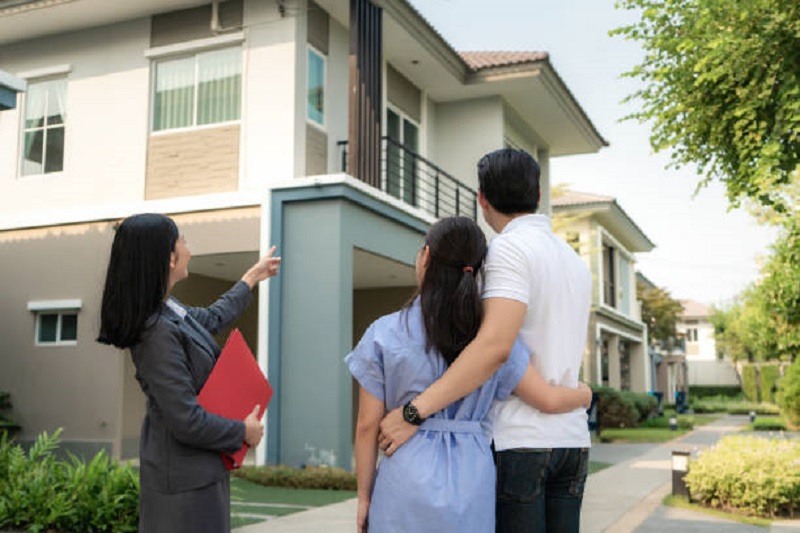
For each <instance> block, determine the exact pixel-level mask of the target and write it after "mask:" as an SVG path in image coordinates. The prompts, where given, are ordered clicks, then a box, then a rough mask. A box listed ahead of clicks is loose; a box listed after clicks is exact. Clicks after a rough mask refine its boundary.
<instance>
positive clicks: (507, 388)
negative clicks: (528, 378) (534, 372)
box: [495, 339, 530, 400]
mask: <svg viewBox="0 0 800 533" xmlns="http://www.w3.org/2000/svg"><path fill="white" fill-rule="evenodd" d="M529 363H530V352H528V349H527V348H525V345H524V344H522V342H520V340H519V339H517V340H516V341H515V342H514V346H513V347H512V348H511V354H510V355H509V356H508V359H507V360H506V362H505V363H503V366H501V367H500V370H498V372H499V376H498V378H499V379H498V380H497V382H498V385H497V392H496V393H495V397H496V398H497V399H498V400H505V399H506V398H508V397H509V396H510V395H511V393H512V392H513V391H514V389H516V388H517V385H519V382H520V380H521V379H522V376H524V375H525V371H526V370H528V364H529Z"/></svg>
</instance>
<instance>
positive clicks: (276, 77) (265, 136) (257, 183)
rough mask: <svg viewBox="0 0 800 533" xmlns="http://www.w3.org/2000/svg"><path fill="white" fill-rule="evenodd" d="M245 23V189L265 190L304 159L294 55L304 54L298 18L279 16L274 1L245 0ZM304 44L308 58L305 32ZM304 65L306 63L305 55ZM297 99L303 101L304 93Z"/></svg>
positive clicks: (243, 183)
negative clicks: (299, 126) (298, 137)
mask: <svg viewBox="0 0 800 533" xmlns="http://www.w3.org/2000/svg"><path fill="white" fill-rule="evenodd" d="M244 21H245V26H246V30H245V47H246V51H245V53H246V55H245V68H244V72H243V74H244V77H245V83H244V94H243V95H242V96H243V106H242V144H241V146H242V153H241V157H242V160H243V161H244V164H243V165H242V168H243V169H244V175H243V176H241V178H240V179H241V188H242V189H243V190H264V189H265V188H266V187H267V186H268V185H269V184H270V183H274V182H276V181H283V180H286V179H289V178H292V177H294V176H295V175H296V170H295V160H296V159H298V160H302V159H299V156H297V152H296V150H301V149H303V150H304V148H305V143H304V142H303V143H302V144H301V146H298V143H297V142H296V141H297V139H296V137H297V136H298V135H304V132H305V120H303V121H301V122H297V120H296V116H295V115H296V114H297V108H298V104H297V102H298V99H299V97H298V91H299V88H296V85H295V81H296V79H295V78H296V72H295V71H296V68H297V67H296V59H297V54H299V53H300V52H301V50H299V48H298V46H297V45H296V43H295V39H297V37H298V36H297V31H298V21H297V17H286V18H281V17H280V15H279V14H278V12H277V10H276V9H275V4H274V3H271V2H256V1H253V0H248V1H246V2H245V4H244ZM300 43H301V44H300V45H299V46H300V47H302V53H303V58H305V31H304V32H303V39H302V41H300ZM300 65H302V66H305V59H304V60H303V62H302V63H300ZM302 78H303V80H305V71H303V75H302ZM303 90H305V83H303ZM299 100H300V101H302V102H305V98H304V97H303V98H301V99H299ZM302 111H303V113H305V107H303V110H302ZM296 125H302V128H296V127H295V126H296ZM303 153H304V152H303Z"/></svg>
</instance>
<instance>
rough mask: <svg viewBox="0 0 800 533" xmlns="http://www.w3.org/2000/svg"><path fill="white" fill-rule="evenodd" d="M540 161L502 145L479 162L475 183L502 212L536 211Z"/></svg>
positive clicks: (509, 213) (505, 213)
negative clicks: (501, 147)
mask: <svg viewBox="0 0 800 533" xmlns="http://www.w3.org/2000/svg"><path fill="white" fill-rule="evenodd" d="M540 174H541V169H540V168H539V163H537V162H536V160H535V159H534V158H533V156H531V154H529V153H528V152H526V151H524V150H515V149H513V148H503V149H500V150H495V151H494V152H489V153H488V154H486V155H485V156H483V157H482V158H481V160H480V161H478V186H479V187H480V191H481V192H482V193H483V196H484V197H485V198H486V200H487V201H488V202H489V204H490V205H491V206H492V207H493V208H494V209H496V210H497V211H499V212H500V213H503V214H504V215H515V214H517V213H535V212H536V209H537V208H538V207H539V193H540V191H539V176H540Z"/></svg>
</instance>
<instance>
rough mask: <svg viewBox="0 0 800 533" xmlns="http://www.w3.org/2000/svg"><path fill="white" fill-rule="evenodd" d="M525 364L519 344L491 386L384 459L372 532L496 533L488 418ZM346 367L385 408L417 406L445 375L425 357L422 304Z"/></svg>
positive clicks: (432, 355)
mask: <svg viewBox="0 0 800 533" xmlns="http://www.w3.org/2000/svg"><path fill="white" fill-rule="evenodd" d="M528 360H529V357H528V352H527V351H526V350H525V348H524V347H523V346H522V344H521V343H519V342H517V343H516V344H515V345H514V348H513V350H512V352H511V356H510V357H509V359H508V361H506V363H505V364H504V365H503V366H502V367H501V368H500V369H499V370H498V371H497V372H496V373H495V374H494V375H493V376H492V377H491V378H490V379H489V381H487V382H486V383H484V384H483V385H482V386H481V387H480V388H478V389H477V390H476V391H474V392H473V393H472V394H470V395H469V396H467V397H465V398H463V399H462V400H459V401H457V402H455V403H454V404H452V405H450V406H448V407H447V408H445V409H444V410H442V411H440V412H438V413H436V414H434V415H433V416H432V417H430V418H429V419H428V420H426V421H425V422H424V423H423V424H422V426H421V427H420V430H419V431H418V432H417V433H416V435H414V437H412V438H411V439H410V440H409V441H408V442H407V443H406V444H405V445H404V446H402V447H400V449H399V450H397V452H395V454H394V455H393V456H391V457H384V458H383V459H382V460H381V462H380V465H379V466H378V471H377V474H376V479H375V486H374V489H373V492H372V500H371V503H370V509H369V530H370V532H372V533H386V532H398V533H410V532H414V533H416V532H424V531H430V532H436V533H447V532H454V533H455V532H457V533H472V532H475V533H484V532H485V533H491V532H494V515H495V468H494V462H493V460H492V454H491V450H490V447H489V445H490V442H491V420H489V419H488V416H489V413H490V408H491V406H492V402H493V401H494V400H495V399H498V400H503V399H505V398H507V397H508V396H509V395H510V394H511V392H512V391H513V390H514V388H515V387H516V386H517V384H518V383H519V381H520V379H521V378H522V376H523V374H524V373H525V371H526V370H527V368H528ZM345 362H346V363H347V365H348V367H349V368H350V372H351V373H352V374H353V377H355V379H356V380H357V381H358V383H359V384H360V385H361V386H362V387H364V388H365V389H366V390H367V391H368V392H369V393H370V394H372V395H373V396H375V397H376V398H378V399H380V400H383V402H384V404H385V405H386V409H387V410H391V409H394V408H395V407H399V406H402V405H404V404H405V403H406V402H408V401H409V400H412V399H413V398H414V397H416V396H417V395H419V394H420V393H421V392H422V391H424V390H425V389H426V388H428V386H429V385H431V384H432V383H433V382H434V381H436V380H437V379H438V378H439V377H440V376H441V375H442V374H443V373H444V372H445V370H447V365H446V364H445V361H444V359H443V358H442V357H441V356H439V354H438V353H437V352H436V351H435V350H434V351H432V352H426V351H425V330H424V326H423V323H422V314H421V309H420V304H419V299H417V300H416V301H415V302H414V303H413V305H412V306H411V307H410V308H409V309H408V310H406V311H399V312H397V313H394V314H391V315H387V316H384V317H382V318H380V319H378V320H377V321H375V322H374V323H373V324H372V325H371V326H370V327H369V329H368V330H367V332H366V333H365V334H364V336H363V337H362V339H361V341H360V342H359V343H358V346H356V348H355V349H354V350H353V351H352V352H351V353H350V354H349V355H348V356H347V357H346V358H345Z"/></svg>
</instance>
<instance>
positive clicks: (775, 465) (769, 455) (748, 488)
mask: <svg viewBox="0 0 800 533" xmlns="http://www.w3.org/2000/svg"><path fill="white" fill-rule="evenodd" d="M798 463H800V441H796V440H791V439H766V438H762V437H755V436H728V437H723V438H722V439H721V440H720V441H719V443H718V444H717V445H716V446H715V447H714V448H711V449H709V450H706V451H705V452H703V454H702V455H700V457H699V458H698V459H696V460H695V461H693V462H692V463H691V464H690V466H689V472H688V473H687V474H686V485H687V486H688V488H689V493H690V495H691V497H692V499H693V500H695V501H699V502H701V503H703V504H705V505H709V506H711V507H718V508H722V509H726V510H737V511H740V512H743V513H745V514H751V515H756V516H765V517H775V516H782V515H789V516H792V515H793V514H794V513H795V512H797V511H798V510H800V476H798V475H797V469H796V468H792V467H791V466H790V465H797V464H798Z"/></svg>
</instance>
